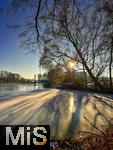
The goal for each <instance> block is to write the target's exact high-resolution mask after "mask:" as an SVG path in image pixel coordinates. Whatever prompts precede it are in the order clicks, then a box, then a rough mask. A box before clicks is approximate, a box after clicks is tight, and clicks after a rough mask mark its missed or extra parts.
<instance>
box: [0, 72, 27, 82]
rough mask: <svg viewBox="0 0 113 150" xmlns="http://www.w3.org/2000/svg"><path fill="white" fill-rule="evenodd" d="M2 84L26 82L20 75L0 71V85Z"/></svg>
mask: <svg viewBox="0 0 113 150" xmlns="http://www.w3.org/2000/svg"><path fill="white" fill-rule="evenodd" d="M2 82H26V80H25V79H24V78H22V77H21V76H20V74H17V73H11V72H8V71H0V83H2Z"/></svg>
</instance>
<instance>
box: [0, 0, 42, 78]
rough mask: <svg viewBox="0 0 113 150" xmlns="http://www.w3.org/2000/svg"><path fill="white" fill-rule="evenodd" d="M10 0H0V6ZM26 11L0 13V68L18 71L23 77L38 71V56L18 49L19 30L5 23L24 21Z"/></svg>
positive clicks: (4, 6) (31, 76)
mask: <svg viewBox="0 0 113 150" xmlns="http://www.w3.org/2000/svg"><path fill="white" fill-rule="evenodd" d="M9 3H10V0H0V6H2V7H3V8H4V9H6V8H7V6H8V5H9ZM25 16H27V12H26V13H25V12H18V13H17V14H15V15H14V14H11V13H5V12H4V13H1V14H0V70H7V71H10V72H14V73H20V75H21V76H23V77H25V78H33V76H34V74H37V73H39V70H40V69H39V67H38V56H37V55H34V54H27V55H26V51H25V50H22V49H19V42H20V41H19V37H18V34H19V31H12V30H11V29H9V28H7V25H6V24H18V23H22V22H24V17H25Z"/></svg>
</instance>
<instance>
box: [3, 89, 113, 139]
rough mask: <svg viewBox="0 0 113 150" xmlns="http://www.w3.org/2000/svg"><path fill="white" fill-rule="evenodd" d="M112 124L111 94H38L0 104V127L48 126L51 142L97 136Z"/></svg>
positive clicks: (58, 92)
mask: <svg viewBox="0 0 113 150" xmlns="http://www.w3.org/2000/svg"><path fill="white" fill-rule="evenodd" d="M92 124H93V125H94V126H95V127H96V128H98V129H99V130H103V127H104V126H105V125H107V126H109V125H111V124H113V94H102V93H92V92H85V91H77V90H73V91H71V90H59V89H48V90H39V91H38V90H37V91H34V92H32V93H26V94H23V95H19V96H15V97H12V98H7V99H5V100H0V125H50V133H51V139H65V138H69V137H75V136H76V135H77V134H78V133H79V131H85V132H93V133H97V132H98V130H97V129H96V128H95V127H93V126H92Z"/></svg>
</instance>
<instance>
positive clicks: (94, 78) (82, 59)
mask: <svg viewBox="0 0 113 150" xmlns="http://www.w3.org/2000/svg"><path fill="white" fill-rule="evenodd" d="M73 46H74V47H75V49H76V51H77V53H78V55H79V57H80V59H81V61H82V64H83V65H84V67H85V69H86V70H87V72H88V74H89V76H90V77H91V79H92V81H93V82H94V84H95V86H96V87H97V88H99V89H102V90H103V89H104V88H103V86H102V85H101V84H100V83H99V81H98V79H97V78H96V77H95V76H94V75H93V73H92V72H91V70H90V68H89V67H88V65H87V63H86V61H85V59H84V58H83V56H82V54H81V52H80V51H79V49H78V47H77V45H76V44H75V43H74V42H73Z"/></svg>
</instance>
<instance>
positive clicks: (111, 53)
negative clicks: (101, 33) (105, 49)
mask: <svg viewBox="0 0 113 150" xmlns="http://www.w3.org/2000/svg"><path fill="white" fill-rule="evenodd" d="M112 45H113V44H112ZM112 55H113V47H111V50H110V64H109V81H110V89H112V87H113V85H112V61H113V56H112Z"/></svg>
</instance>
